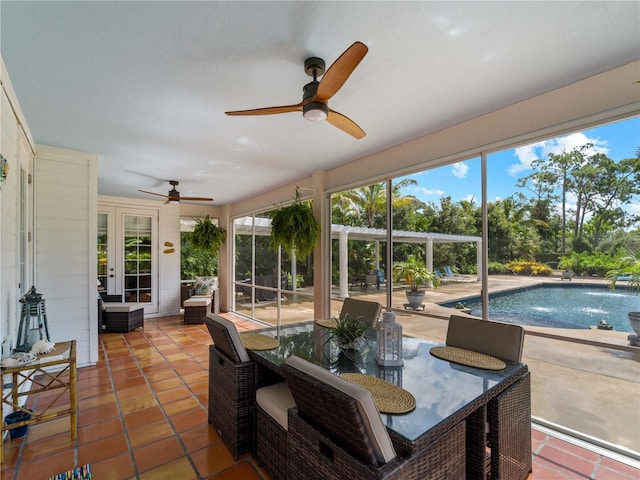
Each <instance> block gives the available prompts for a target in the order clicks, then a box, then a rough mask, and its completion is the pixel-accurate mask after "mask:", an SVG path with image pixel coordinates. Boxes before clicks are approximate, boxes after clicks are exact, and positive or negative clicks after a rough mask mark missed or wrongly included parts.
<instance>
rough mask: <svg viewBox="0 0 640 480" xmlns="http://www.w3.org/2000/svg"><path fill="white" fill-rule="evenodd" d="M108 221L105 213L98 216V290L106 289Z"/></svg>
mask: <svg viewBox="0 0 640 480" xmlns="http://www.w3.org/2000/svg"><path fill="white" fill-rule="evenodd" d="M108 220H109V216H108V215H107V214H106V213H99V214H98V281H99V282H100V284H99V285H98V290H106V289H107V268H108V267H107V260H108V256H107V253H108V252H107V238H108V228H107V227H108Z"/></svg>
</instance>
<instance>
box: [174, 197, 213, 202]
mask: <svg viewBox="0 0 640 480" xmlns="http://www.w3.org/2000/svg"><path fill="white" fill-rule="evenodd" d="M177 200H190V201H192V202H213V198H207V197H180V198H178V199H177Z"/></svg>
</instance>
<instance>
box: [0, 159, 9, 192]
mask: <svg viewBox="0 0 640 480" xmlns="http://www.w3.org/2000/svg"><path fill="white" fill-rule="evenodd" d="M8 175H9V162H7V159H6V158H4V157H3V156H2V155H1V154H0V189H2V184H3V183H4V181H5V180H6V179H7V176H8Z"/></svg>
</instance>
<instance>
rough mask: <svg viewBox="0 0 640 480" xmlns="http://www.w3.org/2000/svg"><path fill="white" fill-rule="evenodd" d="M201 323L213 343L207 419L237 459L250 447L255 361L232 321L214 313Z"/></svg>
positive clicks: (210, 352)
mask: <svg viewBox="0 0 640 480" xmlns="http://www.w3.org/2000/svg"><path fill="white" fill-rule="evenodd" d="M204 322H205V324H206V326H207V329H208V330H209V333H210V334H211V338H212V339H213V342H214V344H213V345H211V346H210V347H209V418H208V419H209V423H210V424H212V425H213V426H214V427H215V428H216V429H217V430H218V433H219V434H220V437H222V440H223V441H224V442H225V443H226V444H227V446H228V447H229V450H231V454H232V455H233V458H234V460H237V459H238V457H239V456H240V455H241V454H243V453H246V452H250V451H252V450H253V442H254V405H255V368H254V363H253V362H252V361H251V360H250V358H249V355H248V353H247V351H246V349H245V348H244V346H243V345H242V342H241V341H240V336H239V335H238V331H237V329H236V327H235V324H234V323H233V322H231V321H229V320H227V319H226V318H224V317H222V316H220V315H217V314H215V313H210V314H209V315H207V316H206V317H205V318H204Z"/></svg>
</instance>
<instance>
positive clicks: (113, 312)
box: [102, 302, 144, 333]
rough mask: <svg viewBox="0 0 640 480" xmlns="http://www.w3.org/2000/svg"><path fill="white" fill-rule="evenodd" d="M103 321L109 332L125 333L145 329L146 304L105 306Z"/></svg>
mask: <svg viewBox="0 0 640 480" xmlns="http://www.w3.org/2000/svg"><path fill="white" fill-rule="evenodd" d="M102 321H103V323H104V326H105V331H107V332H121V333H122V332H125V333H128V332H130V331H131V330H133V329H135V328H138V327H144V304H142V303H111V302H107V303H105V304H104V312H103V317H102Z"/></svg>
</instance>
